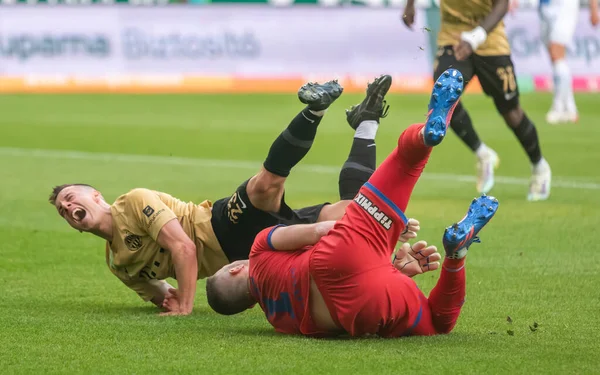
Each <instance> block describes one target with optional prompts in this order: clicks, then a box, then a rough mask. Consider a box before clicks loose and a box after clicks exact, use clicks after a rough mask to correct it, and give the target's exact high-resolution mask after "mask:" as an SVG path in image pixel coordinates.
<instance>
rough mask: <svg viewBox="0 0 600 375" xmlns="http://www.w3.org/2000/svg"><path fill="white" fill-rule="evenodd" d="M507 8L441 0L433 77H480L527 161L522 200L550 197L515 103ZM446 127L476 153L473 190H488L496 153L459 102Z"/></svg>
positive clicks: (534, 142)
mask: <svg viewBox="0 0 600 375" xmlns="http://www.w3.org/2000/svg"><path fill="white" fill-rule="evenodd" d="M508 7H509V1H508V0H441V1H440V11H441V29H440V32H439V35H438V39H437V44H438V53H437V62H436V63H437V67H436V68H435V73H434V79H437V78H438V77H439V75H440V74H442V72H444V71H445V70H446V69H448V68H450V67H453V68H456V69H458V70H459V71H460V72H461V73H462V74H463V76H464V77H465V84H468V83H469V81H470V80H471V78H472V77H473V76H477V77H478V78H479V82H480V84H481V87H482V88H483V91H484V92H485V93H486V95H488V96H490V97H492V98H493V100H494V104H495V106H496V109H497V110H498V112H499V113H500V114H501V115H502V117H503V118H504V121H505V123H506V124H507V125H508V126H509V127H510V129H511V130H512V131H513V133H514V134H515V136H516V137H517V139H518V140H519V142H520V143H521V146H522V147H523V149H524V150H525V152H526V153H527V156H528V157H529V161H530V162H531V169H532V174H531V180H530V184H529V192H528V194H527V199H528V200H530V201H538V200H545V199H547V198H548V197H549V196H550V183H551V179H552V172H551V169H550V165H549V164H548V162H547V161H546V159H544V158H543V156H542V151H541V149H540V142H539V138H538V134H537V130H536V128H535V125H534V124H533V122H531V120H530V119H529V118H528V117H527V115H526V114H525V112H524V111H523V109H522V108H521V106H520V104H519V88H518V86H517V80H516V75H515V69H514V66H513V62H512V59H511V57H510V45H509V43H508V38H507V36H506V32H505V30H504V23H503V21H502V19H503V18H504V16H505V14H506V12H507V11H508ZM402 19H403V21H404V23H405V24H406V25H407V26H408V27H411V26H412V25H413V24H414V21H415V0H408V1H407V4H406V9H405V10H404V14H403V17H402ZM450 126H451V127H452V130H454V132H455V133H456V134H457V135H458V136H459V137H460V139H462V141H463V142H464V143H465V144H466V145H467V146H468V147H469V148H470V149H471V150H472V151H473V152H474V153H475V154H476V155H477V158H478V163H477V168H478V176H477V191H478V192H480V193H488V192H489V191H490V190H491V189H492V188H493V186H494V170H495V168H497V166H498V164H499V161H500V160H499V158H498V155H497V154H496V152H495V151H494V150H492V149H491V148H490V147H488V146H487V145H486V144H485V143H483V141H482V140H481V139H480V138H479V135H478V134H477V132H476V131H475V129H474V128H473V123H472V121H471V117H470V116H469V113H468V112H467V111H466V109H465V108H464V106H463V105H462V103H460V102H459V103H458V106H457V107H456V110H455V111H454V115H453V117H452V121H451V122H450Z"/></svg>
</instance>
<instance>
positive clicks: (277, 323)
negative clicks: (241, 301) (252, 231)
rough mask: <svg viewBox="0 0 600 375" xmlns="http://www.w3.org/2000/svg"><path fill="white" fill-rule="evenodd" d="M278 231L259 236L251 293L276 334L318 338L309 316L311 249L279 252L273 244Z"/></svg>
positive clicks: (269, 230)
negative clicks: (273, 237) (275, 233)
mask: <svg viewBox="0 0 600 375" xmlns="http://www.w3.org/2000/svg"><path fill="white" fill-rule="evenodd" d="M276 228H277V227H270V228H267V229H264V230H263V231H262V232H260V233H259V234H258V235H257V236H256V238H255V240H254V244H253V245H252V250H251V251H250V265H249V267H250V271H249V276H250V285H251V287H250V290H251V293H252V294H253V295H254V297H255V298H256V300H257V301H258V303H259V305H260V307H261V308H262V310H263V311H264V313H265V315H266V317H267V320H268V321H269V323H271V325H272V326H273V327H275V330H276V331H277V332H281V333H287V334H303V335H316V334H318V333H319V332H318V329H317V328H316V326H315V325H314V323H313V321H312V318H311V316H310V307H309V303H308V301H309V300H308V296H309V290H310V275H309V269H308V267H309V260H310V254H311V249H312V247H311V246H307V247H305V248H303V249H298V250H295V251H278V250H275V249H273V247H272V246H271V244H270V242H271V241H270V238H271V234H272V233H273V231H274V230H275V229H276Z"/></svg>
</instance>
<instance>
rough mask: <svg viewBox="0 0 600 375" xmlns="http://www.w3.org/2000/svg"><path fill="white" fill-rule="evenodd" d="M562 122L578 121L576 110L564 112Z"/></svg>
mask: <svg viewBox="0 0 600 375" xmlns="http://www.w3.org/2000/svg"><path fill="white" fill-rule="evenodd" d="M563 120H564V122H570V123H576V122H577V121H579V113H577V112H565V113H564V115H563Z"/></svg>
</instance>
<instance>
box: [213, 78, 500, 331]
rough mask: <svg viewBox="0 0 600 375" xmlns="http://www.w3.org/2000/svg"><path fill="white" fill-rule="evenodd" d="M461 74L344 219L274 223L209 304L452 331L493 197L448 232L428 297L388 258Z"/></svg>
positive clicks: (322, 326) (445, 82)
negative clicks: (470, 257)
mask: <svg viewBox="0 0 600 375" xmlns="http://www.w3.org/2000/svg"><path fill="white" fill-rule="evenodd" d="M462 81H463V79H462V75H461V74H460V73H459V72H458V71H457V70H454V69H450V70H447V71H446V72H444V73H443V74H442V75H441V76H440V78H439V79H438V81H437V82H436V85H435V87H434V90H433V95H432V98H431V102H430V104H429V115H428V118H427V121H426V123H425V124H416V125H412V126H410V127H409V128H408V129H406V130H405V131H404V132H403V133H402V135H401V136H400V138H399V139H398V147H397V148H396V149H395V150H394V151H393V152H392V153H391V155H390V156H389V157H388V158H387V159H386V160H385V161H384V162H383V164H382V165H381V166H380V167H379V168H378V169H377V170H376V171H375V173H374V174H373V175H372V176H371V178H370V179H369V181H368V182H367V183H366V184H365V185H363V187H362V188H361V189H360V192H359V194H358V195H357V196H356V198H355V199H354V201H353V202H352V203H351V204H350V205H348V207H347V208H346V213H345V215H344V217H343V218H342V219H341V220H340V221H338V222H335V223H334V222H321V223H316V224H309V225H306V224H305V225H294V226H289V227H285V226H275V227H272V228H267V229H265V230H264V231H262V232H261V233H260V234H259V235H258V237H257V239H256V241H255V242H254V246H253V248H252V252H251V254H250V259H249V261H239V262H234V263H232V264H230V265H227V266H225V267H224V268H223V269H221V270H219V272H217V273H216V274H215V275H214V276H212V277H210V278H208V279H207V283H206V293H207V298H208V302H209V305H210V306H211V307H212V308H213V309H214V310H215V311H216V312H218V313H221V314H227V315H231V314H235V313H239V312H241V311H244V310H246V309H248V308H250V307H251V306H253V305H254V304H256V303H258V304H259V305H260V307H261V308H262V310H263V311H264V312H265V315H266V317H267V319H268V320H269V322H270V323H271V324H272V325H273V326H274V327H275V329H276V330H277V331H279V332H282V333H288V334H303V335H307V336H330V335H338V334H350V335H351V336H363V335H367V334H377V335H379V336H382V337H398V336H406V335H434V334H439V333H448V332H450V331H451V330H452V328H453V327H454V325H455V324H456V321H457V319H458V316H459V314H460V310H461V307H462V304H463V302H464V296H465V268H464V267H465V256H466V253H467V249H468V248H469V246H470V245H471V243H473V242H475V241H478V238H477V237H476V236H477V234H478V233H479V231H480V230H481V229H482V228H483V227H484V226H485V224H487V222H488V221H489V220H490V219H491V218H492V216H493V215H494V214H495V212H496V209H497V207H498V203H497V201H496V200H495V199H493V198H490V197H486V196H483V197H480V198H478V199H475V200H474V201H473V203H472V204H471V207H470V208H469V211H468V213H467V215H466V216H465V217H464V218H463V219H462V220H461V221H460V222H458V223H456V224H454V225H453V226H451V227H449V228H447V229H446V232H445V233H444V247H445V249H446V259H445V260H444V263H443V266H442V271H441V277H440V279H439V280H438V283H437V285H436V286H435V288H434V289H433V290H432V292H431V294H430V295H429V298H427V297H425V296H424V295H423V293H421V291H420V290H419V289H418V288H417V286H416V284H415V283H414V281H413V280H412V279H411V278H409V277H407V276H406V275H403V274H402V273H401V272H399V271H398V270H397V269H396V268H395V267H393V266H392V265H390V264H389V258H390V256H391V254H392V252H393V250H394V245H395V243H396V241H397V240H398V236H399V235H400V234H401V232H402V231H403V230H404V229H405V227H406V226H407V219H406V216H405V215H404V213H403V212H404V211H405V209H406V206H407V204H408V201H409V199H410V195H411V193H412V190H413V188H414V186H415V184H416V183H417V181H418V179H419V176H420V175H421V172H422V171H423V169H424V167H425V165H426V163H427V160H428V159H429V155H430V153H431V150H432V147H433V146H436V145H438V144H439V143H440V142H441V141H442V139H443V138H444V136H445V134H446V127H447V122H448V121H449V119H450V116H451V115H452V111H453V110H454V108H455V105H456V103H457V102H458V99H459V97H460V94H461V93H462V90H463V83H462Z"/></svg>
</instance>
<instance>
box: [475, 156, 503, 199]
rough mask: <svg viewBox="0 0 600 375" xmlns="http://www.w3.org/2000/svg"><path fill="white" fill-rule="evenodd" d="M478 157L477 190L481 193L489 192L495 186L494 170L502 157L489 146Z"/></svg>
mask: <svg viewBox="0 0 600 375" xmlns="http://www.w3.org/2000/svg"><path fill="white" fill-rule="evenodd" d="M477 158H478V159H479V161H478V162H477V191H478V192H479V194H487V193H489V192H490V190H492V188H493V187H494V170H495V169H496V168H498V165H500V158H498V154H496V152H494V150H492V149H491V148H489V147H486V149H485V151H483V152H481V154H480V155H478V156H477Z"/></svg>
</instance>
